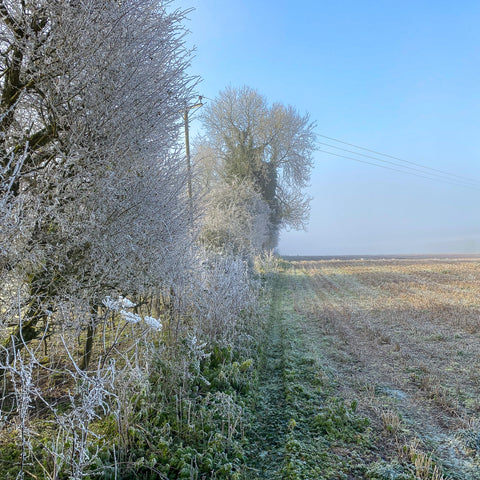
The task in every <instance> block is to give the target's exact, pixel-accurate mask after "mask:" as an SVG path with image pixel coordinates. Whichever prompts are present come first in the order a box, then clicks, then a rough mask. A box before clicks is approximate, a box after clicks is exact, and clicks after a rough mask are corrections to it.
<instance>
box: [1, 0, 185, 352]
mask: <svg viewBox="0 0 480 480" xmlns="http://www.w3.org/2000/svg"><path fill="white" fill-rule="evenodd" d="M169 4H170V2H169V1H168V0H166V1H162V0H160V1H159V0H125V1H122V2H116V1H112V0H83V1H81V2H77V1H68V0H60V1H50V0H22V1H21V2H19V1H17V0H2V1H0V20H1V21H0V75H1V76H0V162H1V164H0V207H1V214H0V222H1V225H0V276H1V278H2V282H3V283H2V285H1V287H0V288H1V291H0V298H1V300H2V302H3V303H4V305H3V307H2V312H4V316H5V317H8V322H9V323H11V322H12V320H14V319H16V320H15V321H17V322H18V323H19V324H18V327H17V328H16V329H15V330H14V331H13V333H12V332H11V331H10V332H9V333H8V335H7V332H6V331H5V332H4V333H5V335H6V336H4V337H3V338H4V340H3V341H2V343H3V347H4V349H3V350H2V352H0V356H1V355H3V356H4V357H5V355H7V356H8V353H11V352H12V351H13V349H14V348H19V347H20V346H21V345H22V344H23V343H25V342H28V341H29V340H31V339H33V338H35V337H36V336H37V335H38V333H39V331H40V329H39V325H40V324H41V323H42V321H44V322H47V320H48V316H49V315H50V314H51V312H52V311H54V310H55V308H56V306H57V305H58V302H59V301H66V300H72V299H75V301H76V302H77V303H78V302H80V303H82V302H83V303H84V304H85V312H87V313H86V314H85V317H86V318H87V319H88V318H90V317H92V319H93V320H88V322H90V323H91V322H94V318H95V312H96V309H97V305H99V303H100V301H101V299H102V298H104V296H105V294H106V293H109V292H111V291H120V292H125V291H127V292H129V293H137V292H141V291H142V290H144V289H146V288H148V287H149V286H151V285H153V284H157V283H158V282H160V281H163V282H165V281H168V277H169V275H170V274H171V272H172V271H173V270H174V264H175V260H176V258H177V257H178V256H179V255H181V252H182V250H183V249H186V248H188V242H189V241H190V237H189V235H188V234H187V233H186V232H187V228H188V223H187V213H188V212H187V208H186V203H185V198H184V197H185V171H184V165H183V160H182V157H181V155H180V152H179V151H178V150H177V149H176V145H177V140H178V133H179V126H180V125H181V121H182V118H181V111H182V110H183V109H184V107H185V105H187V104H188V103H189V102H190V99H191V96H192V95H191V89H192V79H191V78H189V77H188V75H187V74H186V67H187V64H188V61H189V53H188V52H187V51H186V49H185V47H184V44H183V35H184V28H183V25H182V22H183V20H184V15H185V12H182V11H178V10H176V11H171V12H169V11H168V7H169ZM18 295H20V302H21V309H20V311H18V310H17V307H15V309H14V310H13V309H11V305H15V306H16V305H17V301H15V302H13V301H12V298H13V297H14V298H15V300H17V299H18ZM19 317H22V318H19ZM3 360H5V359H4V358H3Z"/></svg>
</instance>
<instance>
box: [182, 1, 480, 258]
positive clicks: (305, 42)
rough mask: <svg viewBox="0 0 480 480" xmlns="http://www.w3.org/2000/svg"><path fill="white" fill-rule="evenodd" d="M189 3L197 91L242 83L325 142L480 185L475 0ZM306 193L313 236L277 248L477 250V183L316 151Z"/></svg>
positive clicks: (297, 235) (479, 32) (478, 5)
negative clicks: (310, 125)
mask: <svg viewBox="0 0 480 480" xmlns="http://www.w3.org/2000/svg"><path fill="white" fill-rule="evenodd" d="M178 3H179V4H180V2H178ZM182 6H184V7H189V6H192V7H194V8H195V11H193V12H192V13H190V14H189V18H190V21H189V23H188V28H189V29H190V30H191V34H190V36H189V37H188V39H187V42H188V44H189V45H195V47H196V53H195V58H194V60H193V61H192V67H191V68H192V69H191V72H192V73H193V74H197V75H199V76H200V77H201V78H202V83H201V84H200V85H199V87H198V90H199V92H200V93H201V94H203V95H205V96H206V97H209V98H215V97H216V96H217V94H218V92H219V91H220V90H222V89H224V88H225V87H226V86H234V87H236V86H242V85H248V86H250V87H253V88H256V89H257V90H258V91H259V92H260V93H261V94H263V95H265V96H266V97H267V99H268V100H269V101H270V102H282V103H284V104H290V105H293V106H295V107H296V108H297V109H298V110H299V111H300V112H302V113H303V112H309V113H310V115H311V117H312V119H313V120H315V121H316V122H317V133H319V134H321V135H327V136H330V137H335V138H337V139H341V140H343V141H346V142H349V143H353V144H356V145H360V146H363V147H366V148H370V149H373V150H377V151H380V152H383V153H387V154H390V155H394V156H397V157H401V158H402V159H406V160H409V161H411V162H416V163H420V164H423V165H427V166H430V167H432V168H438V169H441V170H447V171H449V172H452V173H454V174H457V175H462V176H466V177H470V178H474V179H478V180H479V182H480V81H479V79H480V28H479V24H480V2H478V1H459V2H452V1H451V0H450V1H441V0H436V1H421V0H418V1H409V0H407V1H403V2H394V1H368V0H367V1H361V2H360V1H357V0H351V1H342V0H339V1H336V2H333V1H326V0H296V1H293V0H289V1H286V0H283V1H282V0H277V1H270V0H264V1H261V0H256V1H253V0H241V1H235V0H234V1H231V0H191V1H190V2H189V3H188V2H185V3H183V2H182ZM193 128H194V129H195V128H196V127H195V126H193ZM319 140H321V141H326V140H325V139H321V138H319ZM343 147H344V148H349V147H345V146H343ZM323 149H324V150H325V149H327V147H323ZM330 150H331V149H330ZM332 151H333V150H332ZM339 153H341V152H339ZM364 153H365V152H364ZM346 155H348V154H346ZM359 158H361V157H359ZM364 159H365V158H364ZM365 160H367V161H368V159H365ZM309 194H310V195H311V196H312V197H313V200H312V202H311V218H310V224H309V228H308V231H307V232H284V233H283V234H282V236H281V240H280V245H279V249H280V253H283V254H304V255H336V254H389V253H392V254H395V253H440V252H458V253H462V252H480V187H479V188H478V189H472V188H465V187H461V186H455V185H449V184H444V183H440V182H434V181H430V180H426V179H423V178H418V177H415V176H411V175H406V174H403V173H399V172H394V171H389V170H385V169H381V168H378V167H374V166H370V165H365V164H361V163H358V162H355V161H352V160H347V159H342V158H339V157H333V156H331V155H328V154H325V153H322V151H321V149H320V150H318V151H317V152H316V153H315V167H314V170H313V171H312V179H311V187H310V189H309Z"/></svg>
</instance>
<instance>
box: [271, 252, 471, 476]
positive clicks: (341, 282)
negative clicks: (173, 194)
mask: <svg viewBox="0 0 480 480" xmlns="http://www.w3.org/2000/svg"><path fill="white" fill-rule="evenodd" d="M278 278H279V280H278V284H277V292H280V293H277V294H278V295H280V297H281V299H280V300H278V302H280V303H281V302H283V304H282V305H283V307H280V308H279V307H278V305H277V311H282V312H283V313H282V318H281V319H280V320H279V321H280V323H281V324H282V325H283V326H282V328H283V330H282V332H283V335H284V337H285V339H284V347H285V349H286V353H285V357H286V358H288V357H289V356H291V355H295V354H296V355H297V356H298V355H300V356H301V357H302V358H300V359H299V360H298V361H296V364H295V365H293V367H292V368H291V369H290V370H288V368H286V371H292V370H293V369H295V368H296V369H297V379H296V380H295V381H296V382H297V384H298V385H300V386H298V385H297V387H294V388H291V389H290V390H289V387H288V382H289V380H288V376H286V375H285V373H284V374H283V379H284V380H283V382H284V383H285V382H286V384H287V385H286V387H285V385H284V387H283V388H284V390H285V391H287V392H289V393H290V394H291V393H292V392H291V390H293V392H294V393H293V395H294V397H295V395H297V394H295V392H296V391H298V392H300V391H301V392H305V389H308V388H310V387H312V385H313V383H312V382H314V381H313V380H312V381H308V380H305V379H306V378H307V377H306V375H302V372H301V369H302V368H307V367H303V365H309V363H308V362H305V359H307V360H311V361H312V362H315V366H314V367H313V369H314V370H316V371H317V377H318V378H320V381H319V383H318V385H319V387H317V388H316V389H314V390H311V392H310V393H309V394H308V395H309V396H310V397H309V398H305V399H304V404H303V407H302V400H298V398H300V397H301V396H302V395H303V393H302V395H300V394H298V395H297V397H298V398H297V399H295V398H294V399H293V400H292V396H291V395H290V397H289V396H288V393H287V394H286V398H287V400H286V404H287V407H286V410H287V413H286V414H285V415H286V418H285V422H288V418H287V417H291V418H293V420H295V429H293V428H290V427H291V426H289V425H288V424H287V425H286V426H285V427H284V433H282V432H280V431H279V432H278V435H285V437H286V438H287V440H285V445H286V447H285V448H284V451H285V452H286V453H285V458H284V467H283V471H282V478H290V477H288V470H289V468H290V469H291V470H292V471H294V470H295V474H292V476H291V478H349V479H350V478H372V479H374V478H375V479H382V478H385V479H387V478H388V479H389V478H391V479H396V478H398V479H407V478H421V479H426V480H430V479H432V480H438V479H442V478H445V479H446V478H456V479H478V478H480V459H479V458H478V456H479V455H480V259H479V258H475V257H465V258H462V257H459V256H456V257H453V258H445V257H439V258H434V257H425V258H422V257H410V258H397V259H396V258H387V259H382V258H367V259H360V258H349V259H321V260H315V259H307V260H302V259H301V258H298V259H296V260H289V261H288V262H284V264H283V268H282V271H281V272H280V274H279V277H278ZM276 318H277V319H278V318H280V317H279V315H276ZM293 338H295V340H292V339H293ZM292 341H294V342H296V345H294V346H292V344H291V342H292ZM289 342H290V343H289ZM295 352H296V353H295ZM299 352H300V353H299ZM293 362H294V363H295V361H293ZM308 368H310V367H308ZM284 370H285V368H284ZM299 370H300V371H299ZM307 373H308V372H307ZM285 378H286V379H287V380H285ZM312 378H313V377H312ZM266 381H267V382H269V381H272V380H269V379H266ZM300 387H301V388H300ZM295 389H296V390H295ZM308 395H307V397H308ZM315 395H319V397H318V398H317V397H315ZM277 396H278V395H277ZM332 398H334V400H332ZM289 399H290V400H289ZM339 402H341V405H342V407H341V408H340V407H339V406H338V405H340V403H339ZM277 403H278V401H277ZM312 403H313V404H315V405H317V407H315V408H316V410H315V409H312V411H311V412H310V413H306V410H305V409H307V406H308V405H310V404H312ZM298 404H300V407H299V408H298V409H297V410H296V407H295V405H298ZM288 405H290V407H288ZM332 405H335V407H332ZM327 406H328V408H327ZM289 408H290V409H289ZM302 408H303V409H304V411H303V412H302ZM335 409H337V410H335ZM316 411H317V412H320V413H315V412H316ZM325 412H327V413H325ZM312 415H313V416H314V418H316V419H317V420H315V421H312V418H313V417H312ZM329 416H330V417H329ZM297 417H298V418H297ZM327 417H328V418H327ZM339 418H340V420H339ZM362 418H363V419H367V420H366V422H367V423H368V427H365V426H364V425H363V424H361V419H362ZM315 422H316V423H315ZM349 422H350V423H349ZM276 423H278V424H281V422H276ZM297 425H298V426H297ZM356 426H359V427H358V429H357V430H358V431H357V430H355V429H356V428H357V427H356ZM302 429H303V430H302ZM342 429H345V430H349V429H350V430H351V435H350V434H349V436H346V435H344V433H342ZM350 430H349V431H350ZM294 431H297V432H298V433H297V434H296V437H295V438H296V441H298V442H299V446H297V447H296V448H297V450H298V451H299V453H298V454H297V453H295V452H293V453H291V452H290V450H289V447H288V442H289V438H290V439H291V437H292V435H294V433H292V432H294ZM355 432H357V433H355ZM278 435H277V438H278ZM302 441H303V442H305V445H303V444H302ZM277 443H278V439H277ZM302 449H303V451H302ZM312 449H313V450H315V451H316V452H317V453H316V455H317V458H314V457H315V455H313V454H312ZM322 449H323V451H324V452H325V451H326V452H327V453H328V455H329V458H330V459H331V458H335V461H331V462H330V463H329V461H328V459H325V463H324V465H323V464H322V462H323V461H324V460H322V458H324V457H322V456H321V454H320V453H319V452H320V450H322ZM289 452H290V453H289ZM312 456H313V457H312ZM309 458H314V460H311V461H310V465H307V464H308V463H309ZM302 461H303V462H304V463H303V464H302ZM314 464H316V465H317V467H314ZM320 464H322V465H323V466H321V467H318V465H320ZM285 465H286V466H285ZM263 468H264V469H266V470H265V471H267V470H268V466H267V467H263ZM315 468H317V470H315ZM336 469H338V471H337V470H336ZM286 472H287V473H286ZM314 474H315V475H317V477H314V476H313V475H314ZM295 475H296V476H295ZM322 475H323V476H322ZM267 477H268V475H266V476H265V478H267ZM271 478H273V477H271Z"/></svg>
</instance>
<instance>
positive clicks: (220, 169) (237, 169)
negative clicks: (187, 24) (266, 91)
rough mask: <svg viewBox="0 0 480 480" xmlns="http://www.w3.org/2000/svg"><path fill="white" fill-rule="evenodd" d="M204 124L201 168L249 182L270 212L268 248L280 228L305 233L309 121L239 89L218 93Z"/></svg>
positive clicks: (226, 178) (312, 136)
mask: <svg viewBox="0 0 480 480" xmlns="http://www.w3.org/2000/svg"><path fill="white" fill-rule="evenodd" d="M203 120H204V127H205V130H206V137H205V139H204V142H206V143H207V145H208V147H207V146H203V147H201V148H200V151H201V156H202V158H203V161H204V163H207V164H208V165H210V166H211V171H212V173H213V175H214V177H215V178H217V179H222V180H223V181H226V182H227V183H232V182H235V181H238V180H245V179H246V180H248V181H250V182H252V184H253V185H254V186H255V188H256V190H257V191H258V192H259V193H260V194H261V196H262V198H263V199H264V201H265V202H266V203H267V205H268V206H269V208H270V223H271V229H270V246H271V247H274V246H275V244H276V241H277V234H278V230H279V229H280V228H282V227H293V228H303V227H304V226H305V223H306V220H307V218H308V212H309V208H308V203H309V201H308V198H306V197H305V194H304V193H303V189H304V188H305V187H306V186H307V183H308V180H309V177H310V170H311V166H312V163H311V162H312V152H313V150H314V148H315V134H314V132H313V129H314V124H313V123H311V122H310V120H309V116H308V115H300V114H299V113H298V112H297V111H296V110H295V109H294V108H293V107H290V106H287V107H286V106H284V105H281V104H273V105H272V106H269V105H268V103H267V101H266V99H265V97H263V96H261V95H260V94H259V93H258V92H257V91H256V90H253V89H251V88H249V87H242V88H239V89H234V88H227V89H225V90H224V91H223V92H221V93H220V95H219V96H218V98H217V99H216V100H215V101H214V102H213V103H212V104H210V105H209V106H207V107H206V109H205V112H204V115H203ZM212 156H214V157H215V159H216V160H214V159H212V158H211V157H212Z"/></svg>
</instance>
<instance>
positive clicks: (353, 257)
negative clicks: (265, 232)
mask: <svg viewBox="0 0 480 480" xmlns="http://www.w3.org/2000/svg"><path fill="white" fill-rule="evenodd" d="M277 255H278V256H279V257H281V258H284V259H286V260H292V259H320V260H329V259H349V260H361V259H365V258H369V259H370V258H372V259H374V258H377V259H381V258H390V259H416V258H419V259H421V258H430V259H432V258H440V259H445V258H480V252H477V253H458V252H456V253H454V252H450V253H448V252H447V253H445V252H443V253H440V252H438V253H377V254H371V253H369V254H361V253H359V254H337V255H292V254H282V253H279V252H277Z"/></svg>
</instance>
